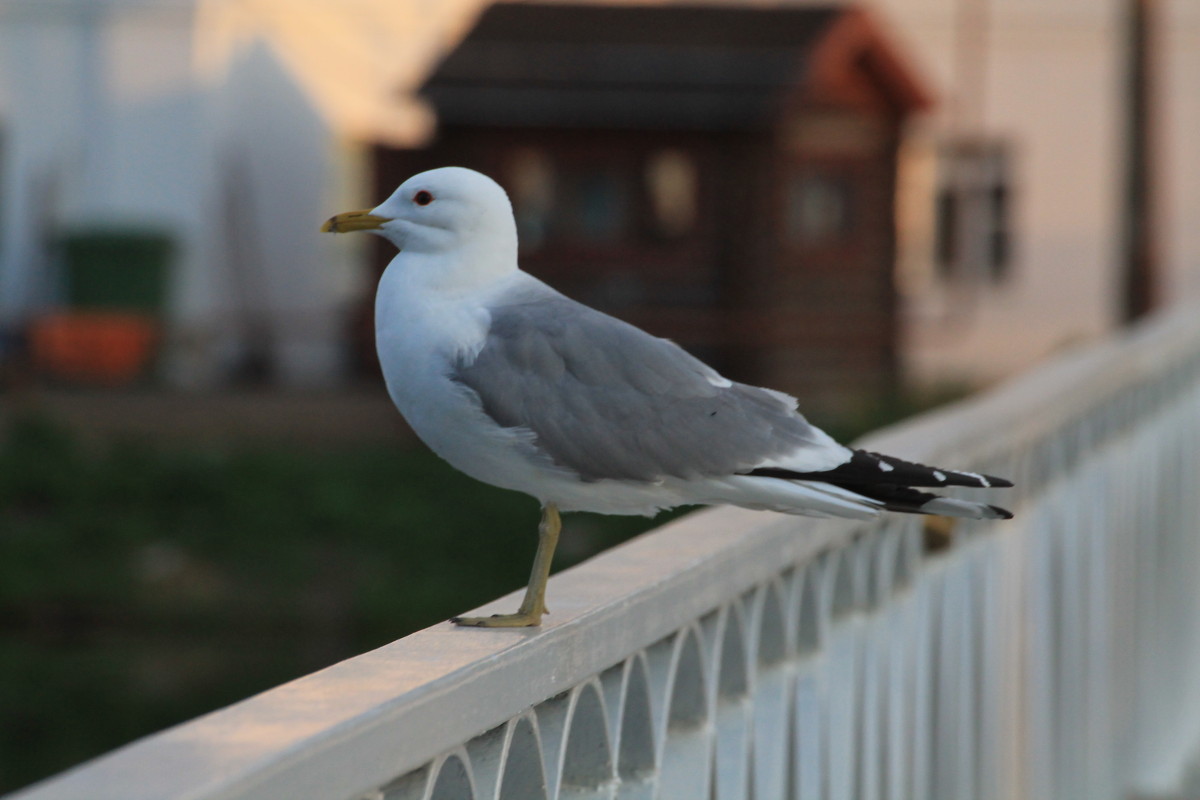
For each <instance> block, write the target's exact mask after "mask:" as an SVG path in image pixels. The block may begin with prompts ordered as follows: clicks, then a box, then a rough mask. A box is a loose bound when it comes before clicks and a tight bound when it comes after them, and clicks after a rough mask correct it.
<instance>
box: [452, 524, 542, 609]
mask: <svg viewBox="0 0 1200 800" xmlns="http://www.w3.org/2000/svg"><path fill="white" fill-rule="evenodd" d="M560 531H562V518H561V517H559V515H558V507H557V506H555V505H554V504H553V503H547V504H546V505H545V506H543V507H542V522H541V524H540V525H538V549H537V555H535V556H534V557H533V572H532V573H531V574H530V576H529V586H528V587H527V588H526V589H525V599H524V600H522V601H521V607H520V608H519V609H517V613H515V614H493V615H492V616H490V617H454V618H452V619H451V620H450V621H451V622H453V623H454V624H455V625H466V626H469V627H475V628H528V627H532V626H536V625H540V624H541V622H542V614H546V613H548V610H547V608H546V581H548V580H549V579H550V562H551V561H552V560H553V559H554V548H555V547H557V546H558V534H559V532H560Z"/></svg>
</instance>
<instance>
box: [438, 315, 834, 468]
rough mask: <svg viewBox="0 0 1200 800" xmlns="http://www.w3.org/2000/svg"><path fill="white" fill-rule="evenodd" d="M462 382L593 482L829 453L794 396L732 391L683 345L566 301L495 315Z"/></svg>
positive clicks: (492, 412) (497, 415)
mask: <svg viewBox="0 0 1200 800" xmlns="http://www.w3.org/2000/svg"><path fill="white" fill-rule="evenodd" d="M452 376H453V377H454V378H455V379H456V380H458V381H460V382H461V383H462V384H464V385H465V386H467V387H469V388H470V389H472V390H474V391H475V392H476V393H477V394H478V395H479V398H480V400H481V402H482V404H483V409H484V411H485V412H486V413H487V414H488V415H489V416H490V417H491V418H492V419H494V420H495V421H496V422H497V423H498V424H500V425H501V426H503V427H506V428H513V427H520V428H528V429H531V430H532V431H533V432H534V433H535V434H536V435H537V441H536V445H537V447H538V448H539V449H540V450H542V451H543V452H545V453H546V455H548V456H549V457H550V458H551V459H552V460H553V461H554V462H555V463H557V464H559V465H561V466H564V467H567V468H569V469H572V470H574V471H575V472H577V473H578V474H579V475H580V476H581V477H582V478H584V479H586V480H600V479H605V478H613V479H624V480H636V481H653V480H656V479H659V478H663V477H666V476H674V477H678V478H695V477H707V476H722V475H729V474H732V473H738V472H746V471H748V470H751V469H753V468H754V467H755V466H756V465H759V464H761V463H762V462H763V460H764V459H769V458H773V457H777V456H781V455H784V454H788V453H792V452H794V451H796V450H797V449H798V448H801V447H804V446H813V447H827V446H828V440H827V439H824V440H823V434H821V433H820V432H819V431H817V429H815V428H813V427H812V426H811V425H809V424H808V423H807V422H806V421H805V420H804V418H803V417H802V416H800V415H799V414H797V413H796V412H795V410H794V403H793V402H791V400H790V398H788V397H786V396H784V395H781V394H778V393H776V392H771V391H768V390H765V389H759V388H756V387H753V386H747V385H745V384H739V383H733V384H729V383H728V382H727V381H725V380H724V379H722V378H721V377H720V376H719V375H717V373H716V372H714V371H713V370H712V369H711V368H709V367H708V366H707V365H705V364H704V363H703V362H701V361H699V360H697V359H696V358H693V357H692V356H691V355H689V354H688V353H687V352H685V351H684V350H683V349H682V348H680V347H678V346H677V345H675V344H674V343H672V342H669V341H667V340H665V339H659V338H656V337H653V336H650V335H649V334H647V333H645V332H644V331H641V330H639V329H638V328H635V327H633V326H632V325H629V324H627V323H624V322H621V321H620V320H617V319H614V318H613V317H610V316H608V315H606V314H602V313H600V312H599V311H596V310H594V309H591V308H588V307H587V306H585V305H582V304H580V303H576V302H575V301H573V300H570V299H568V298H566V297H563V296H562V295H559V294H557V293H553V294H548V295H541V296H538V297H536V298H533V299H529V300H526V301H525V302H519V303H516V304H512V305H504V306H501V307H498V308H495V309H493V310H492V323H491V329H490V330H489V332H488V336H487V339H486V341H485V343H484V346H483V348H482V349H481V350H480V352H479V354H478V355H477V356H476V358H475V359H474V361H472V362H470V363H460V364H456V365H455V367H454V371H453V373H452ZM822 441H824V442H825V444H822V443H821V442H822Z"/></svg>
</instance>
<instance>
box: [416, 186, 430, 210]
mask: <svg viewBox="0 0 1200 800" xmlns="http://www.w3.org/2000/svg"><path fill="white" fill-rule="evenodd" d="M413 202H414V203H416V204H417V205H419V206H427V205H429V204H430V203H432V202H433V195H431V194H430V193H429V192H427V191H425V190H424V189H422V190H421V191H419V192H417V193H416V194H414V195H413Z"/></svg>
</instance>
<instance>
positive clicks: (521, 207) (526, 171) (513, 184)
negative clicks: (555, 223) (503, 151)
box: [507, 147, 554, 252]
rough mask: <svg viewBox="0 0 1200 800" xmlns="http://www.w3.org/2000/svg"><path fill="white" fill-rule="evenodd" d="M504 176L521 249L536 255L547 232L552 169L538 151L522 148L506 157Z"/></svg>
mask: <svg viewBox="0 0 1200 800" xmlns="http://www.w3.org/2000/svg"><path fill="white" fill-rule="evenodd" d="M507 172H508V179H509V180H508V183H509V187H510V188H511V197H512V204H513V215H514V216H515V217H516V221H517V235H518V237H519V239H520V242H521V247H522V249H524V250H526V251H528V252H535V251H537V250H538V249H539V248H541V246H542V245H543V244H544V243H545V241H546V236H547V235H548V234H549V232H550V226H551V214H552V212H553V209H554V167H553V165H552V164H551V163H550V158H549V157H548V156H547V155H546V154H545V153H544V152H542V151H541V150H538V149H537V148H533V147H523V148H521V149H519V150H516V151H514V152H513V153H511V154H510V155H509V158H508V164H507Z"/></svg>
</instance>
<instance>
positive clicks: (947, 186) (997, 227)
mask: <svg viewBox="0 0 1200 800" xmlns="http://www.w3.org/2000/svg"><path fill="white" fill-rule="evenodd" d="M1010 160H1011V159H1010V153H1009V148H1008V147H1007V145H1006V144H1005V143H1003V142H997V141H969V142H958V143H952V144H949V145H947V146H945V147H943V148H942V150H941V152H940V153H939V154H938V189H937V195H936V201H935V202H936V204H937V207H936V218H935V219H936V225H937V228H936V234H935V235H936V238H935V242H934V258H935V261H936V264H937V271H938V274H939V275H940V276H941V277H942V278H943V279H945V280H958V281H992V282H998V281H1002V280H1004V278H1006V277H1007V276H1008V274H1009V268H1010V264H1011V261H1012V229H1011V227H1012V219H1011V217H1012V208H1011V206H1012V201H1011V198H1012V190H1011V178H1010V172H1011V165H1010Z"/></svg>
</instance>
